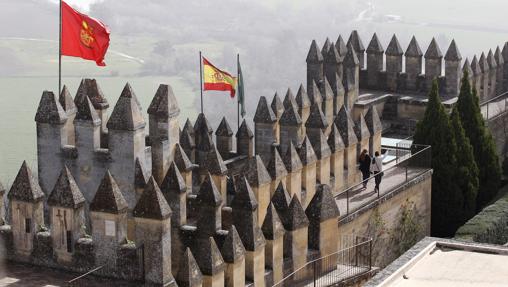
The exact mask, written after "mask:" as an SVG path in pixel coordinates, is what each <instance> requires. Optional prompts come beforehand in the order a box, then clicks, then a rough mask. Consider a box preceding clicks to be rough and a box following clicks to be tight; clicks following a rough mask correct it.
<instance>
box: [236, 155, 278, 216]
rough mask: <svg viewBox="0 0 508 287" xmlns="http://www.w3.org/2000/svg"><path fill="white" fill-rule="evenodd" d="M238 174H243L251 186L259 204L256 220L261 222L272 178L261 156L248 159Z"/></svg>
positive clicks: (268, 199) (268, 198)
mask: <svg viewBox="0 0 508 287" xmlns="http://www.w3.org/2000/svg"><path fill="white" fill-rule="evenodd" d="M240 174H241V175H243V176H245V177H246V178H247V180H248V181H249V186H250V187H251V188H252V191H253V192H254V195H255V197H256V201H257V203H258V204H259V209H258V219H257V222H263V220H264V219H265V215H266V214H265V213H266V208H267V207H268V203H269V202H270V194H271V192H270V186H271V181H272V178H271V177H270V174H269V173H268V170H267V169H266V167H265V165H264V164H263V161H262V160H261V157H259V156H258V155H256V156H255V157H253V158H250V159H248V161H247V162H246V163H245V165H244V167H243V170H242V171H241V172H240ZM237 192H238V190H237Z"/></svg>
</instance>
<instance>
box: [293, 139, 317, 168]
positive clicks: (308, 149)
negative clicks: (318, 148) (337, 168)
mask: <svg viewBox="0 0 508 287" xmlns="http://www.w3.org/2000/svg"><path fill="white" fill-rule="evenodd" d="M298 155H299V156H300V160H301V161H302V164H303V165H309V164H313V163H315V162H317V157H316V153H315V152H314V149H313V148H312V144H311V142H310V140H309V138H308V137H307V136H305V138H304V139H303V142H302V145H301V146H300V148H299V149H298Z"/></svg>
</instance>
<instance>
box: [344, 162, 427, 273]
mask: <svg viewBox="0 0 508 287" xmlns="http://www.w3.org/2000/svg"><path fill="white" fill-rule="evenodd" d="M431 182H432V171H428V172H426V173H425V174H423V175H422V176H420V177H418V178H415V179H414V180H412V181H410V182H408V183H406V184H404V185H403V186H401V187H400V188H398V189H396V190H393V191H392V192H390V193H389V194H386V195H384V196H382V197H381V198H380V199H379V200H377V201H374V202H372V203H371V204H369V205H368V206H366V207H364V208H362V209H360V210H358V211H357V212H355V213H352V214H351V215H349V216H347V217H345V218H343V219H341V220H340V221H339V234H356V235H359V236H367V237H372V239H373V250H372V253H373V265H374V266H378V267H384V266H386V265H388V264H389V263H390V262H392V261H393V260H395V259H396V258H397V257H398V256H400V255H401V254H402V253H403V252H405V251H406V250H407V249H409V248H410V247H411V246H412V245H413V244H414V243H416V242H417V241H418V240H420V239H421V238H423V237H425V236H428V235H429V234H430V216H431V214H430V211H431V209H430V208H431ZM408 215H409V216H408ZM402 222H403V223H402ZM402 227H404V228H405V229H406V230H411V232H410V233H407V232H404V231H402Z"/></svg>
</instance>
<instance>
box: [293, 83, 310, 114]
mask: <svg viewBox="0 0 508 287" xmlns="http://www.w3.org/2000/svg"><path fill="white" fill-rule="evenodd" d="M296 103H297V105H298V108H299V109H305V108H308V107H310V99H309V95H307V91H305V88H304V87H303V84H300V87H299V88H298V93H296Z"/></svg>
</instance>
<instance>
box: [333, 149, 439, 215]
mask: <svg viewBox="0 0 508 287" xmlns="http://www.w3.org/2000/svg"><path fill="white" fill-rule="evenodd" d="M408 152H409V153H410V154H409V155H406V156H405V157H403V158H402V159H401V160H400V161H398V162H397V164H396V165H394V166H392V167H390V168H387V169H385V170H383V172H382V175H381V183H380V187H379V189H378V190H375V189H374V186H375V177H376V176H375V175H372V176H371V177H369V178H368V179H366V180H364V181H361V182H360V183H358V184H356V185H353V186H351V187H349V188H348V189H346V190H344V191H342V192H340V193H339V194H337V195H335V200H336V202H337V205H338V206H339V210H340V212H341V216H340V219H342V218H344V217H347V216H348V215H350V214H351V213H353V212H355V211H357V210H359V209H361V208H363V207H365V206H366V205H368V204H370V203H371V202H373V201H374V200H377V199H379V198H380V197H381V196H383V195H384V194H387V193H389V192H390V191H392V190H394V189H396V188H398V187H400V186H401V185H403V184H405V183H407V182H409V181H411V180H413V179H415V178H417V177H419V176H420V175H422V174H423V173H425V172H427V171H428V170H429V169H431V158H432V153H431V147H430V146H427V145H417V144H413V145H411V147H409V148H408ZM364 183H365V184H366V188H364Z"/></svg>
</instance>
